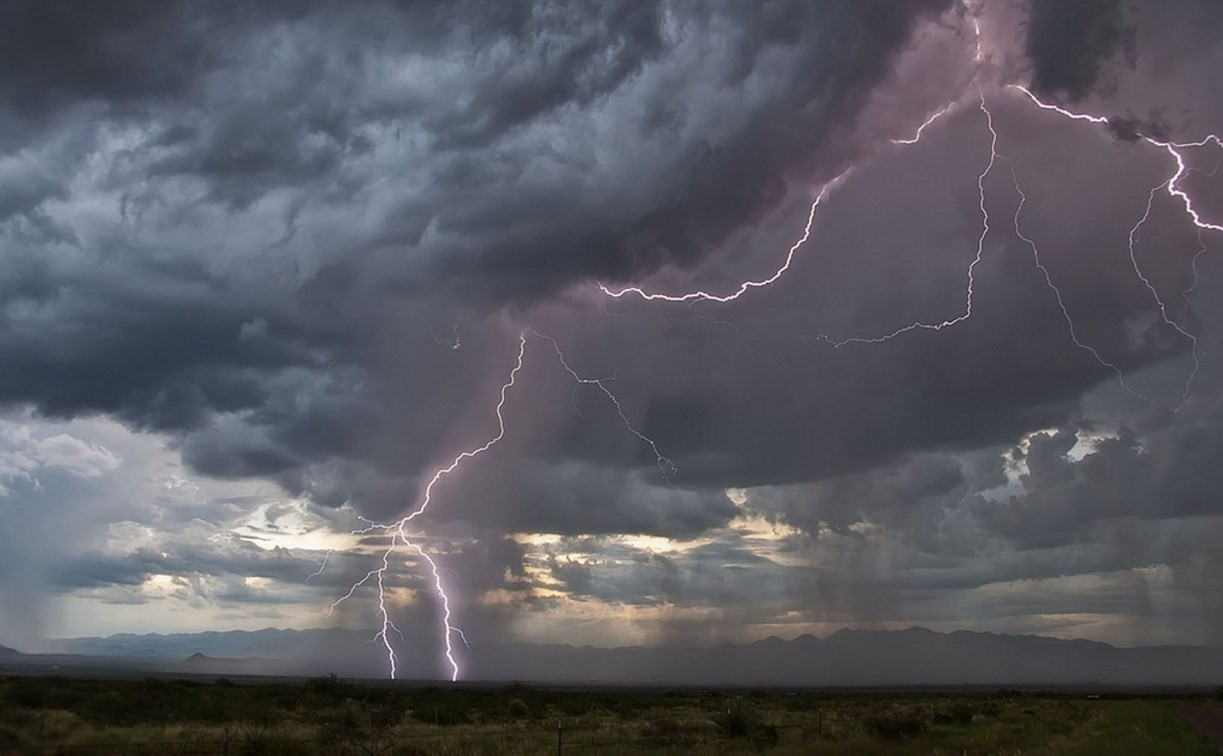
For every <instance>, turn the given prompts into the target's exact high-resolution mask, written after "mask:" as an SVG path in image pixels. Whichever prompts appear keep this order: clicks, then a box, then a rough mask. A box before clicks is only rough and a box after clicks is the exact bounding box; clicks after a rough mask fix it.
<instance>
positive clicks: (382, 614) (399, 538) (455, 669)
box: [307, 331, 676, 682]
mask: <svg viewBox="0 0 1223 756" xmlns="http://www.w3.org/2000/svg"><path fill="white" fill-rule="evenodd" d="M528 335H531V336H534V337H535V338H538V339H540V340H543V341H547V342H548V343H549V344H551V346H552V349H553V351H554V352H555V353H556V356H557V359H558V360H559V361H560V364H561V367H563V368H564V370H565V372H567V373H568V374H569V376H570V377H571V378H572V379H573V381H574V383H575V385H576V386H584V385H591V386H595V387H597V388H598V389H599V391H601V392H602V393H603V395H604V396H606V397H607V400H608V401H609V402H611V404H612V406H613V407H614V408H615V410H616V414H617V415H618V416H619V418H620V421H621V422H622V423H623V424H624V427H625V428H627V429H628V431H629V432H630V433H632V434H633V435H634V436H636V437H637V438H638V439H640V440H641V441H642V442H643V443H644V444H646V445H648V446H649V448H650V449H651V451H653V453H654V457H655V461H656V464H657V465H658V469H659V470H660V471H662V475H663V479H664V480H666V481H667V482H668V483H669V482H670V481H671V479H672V478H673V477H674V475H675V472H676V467H675V464H674V463H673V462H672V461H671V460H670V459H668V458H667V457H666V456H665V455H664V454H663V453H662V452H661V451H660V450H659V448H658V444H657V442H655V441H654V439H652V438H650V437H649V436H646V435H645V434H644V433H642V432H641V431H640V430H638V429H637V428H636V426H634V425H633V424H632V422H631V421H630V420H629V419H628V416H627V415H625V414H624V406H623V405H622V404H621V403H620V399H619V398H618V397H617V396H616V395H615V393H614V392H612V390H611V389H610V388H608V387H607V385H606V384H607V382H608V380H609V379H605V378H584V377H582V376H581V375H580V374H578V372H577V371H575V370H574V369H573V368H572V367H570V366H569V363H568V361H567V360H566V359H565V355H564V353H563V352H562V351H561V347H560V343H559V342H558V341H557V340H556V339H555V338H553V337H551V336H546V335H544V334H542V333H539V332H537V331H530V332H528V331H523V332H522V333H520V334H519V335H518V356H517V359H516V360H515V363H514V367H513V369H512V370H510V374H509V378H508V379H507V380H506V382H505V383H504V384H502V386H501V390H500V393H499V395H498V401H497V405H496V408H495V410H494V413H495V414H496V417H497V432H496V434H494V435H493V436H492V437H491V438H489V439H488V440H487V441H485V442H484V443H483V444H481V445H479V446H476V447H473V448H471V449H467V450H465V451H462V452H460V453H459V454H457V455H456V456H455V457H454V458H453V459H452V460H451V461H450V462H449V463H448V464H446V465H445V466H443V467H440V468H438V469H437V470H436V471H435V472H434V473H433V476H432V477H431V478H430V479H429V482H428V483H427V484H426V485H425V488H424V491H423V493H422V494H421V499H420V502H419V503H418V504H417V505H416V506H415V507H414V508H413V509H412V510H411V511H409V512H408V513H407V514H405V515H404V516H403V517H401V518H399V519H398V520H396V521H395V522H392V523H377V522H372V521H369V520H365V519H364V518H362V520H363V521H364V522H365V523H366V527H364V528H360V529H357V530H353V531H351V532H350V533H349V535H350V536H358V535H369V534H371V533H376V532H381V533H382V534H383V535H385V536H387V537H389V538H390V542H389V543H388V545H387V547H386V548H385V549H383V550H382V552H381V553H380V555H379V557H378V561H377V565H378V566H376V567H375V568H374V569H372V570H370V571H368V572H367V573H366V574H365V576H364V577H362V578H361V579H360V580H358V581H357V582H355V583H353V585H352V586H351V587H350V588H349V589H348V592H347V593H345V594H344V595H343V596H341V597H340V598H338V599H336V600H335V601H334V602H332V603H331V606H330V608H329V609H328V614H331V613H332V612H334V611H335V609H336V608H337V607H338V606H339V605H340V604H342V603H344V602H345V601H348V600H349V599H351V598H353V597H354V596H355V595H356V593H357V591H358V590H360V589H361V588H363V587H365V586H366V585H368V584H370V583H371V582H372V583H373V585H374V586H375V587H376V591H375V596H376V601H377V606H378V609H377V618H378V625H379V629H378V631H377V632H376V633H375V634H374V637H373V638H372V639H371V642H374V643H378V644H381V645H382V647H383V650H384V651H385V653H386V659H387V668H388V672H389V675H390V678H391V679H395V676H396V674H397V672H398V665H399V657H398V654H397V653H396V651H395V646H394V644H393V643H392V642H391V632H394V633H396V634H397V635H399V637H400V639H403V637H404V636H403V633H402V632H401V631H400V630H399V628H398V627H396V625H395V623H394V622H393V621H392V619H391V607H390V605H389V598H388V596H387V590H386V588H387V587H386V582H385V581H386V576H387V573H388V572H389V571H390V569H391V557H392V556H393V555H394V553H395V551H396V549H397V548H398V547H399V546H400V545H402V546H406V547H408V548H410V549H412V550H413V551H415V552H416V555H417V556H418V557H419V558H420V559H422V560H423V561H424V562H425V564H426V565H427V566H428V572H429V576H430V578H431V579H432V584H433V591H434V593H436V594H437V598H438V602H439V604H440V606H441V613H440V618H439V619H440V624H441V626H442V642H443V653H442V656H443V658H444V660H445V663H446V665H447V666H448V667H449V669H450V680H451V682H454V681H456V680H458V678H459V674H460V667H459V663H458V660H457V658H456V657H455V647H454V636H456V635H457V636H458V637H459V639H460V640H461V641H462V642H463V645H464V646H467V647H469V648H470V644H469V643H468V641H467V636H466V635H465V634H464V633H463V631H462V630H461V629H460V628H459V627H457V626H456V625H455V624H454V622H453V618H454V614H453V611H452V609H451V606H450V596H449V594H448V593H447V591H446V585H445V582H444V581H443V579H442V574H441V573H442V571H441V568H440V567H439V566H438V564H437V560H436V559H434V558H433V557H431V556H430V555H429V554H428V552H426V551H425V550H424V549H423V548H422V547H421V546H420V544H418V543H416V542H415V541H414V540H412V538H411V537H409V534H408V526H409V523H411V522H412V520H414V519H416V518H417V517H419V516H421V515H422V514H424V513H425V511H426V510H427V509H428V508H429V505H430V503H431V502H432V501H433V495H434V489H435V487H436V486H437V485H438V484H439V483H440V482H442V480H444V479H445V478H446V477H448V476H450V475H451V474H453V473H455V472H456V471H457V470H458V469H459V468H460V467H461V466H462V465H463V463H464V462H467V461H468V460H471V459H474V458H475V457H478V456H480V455H481V454H484V453H485V452H487V451H489V450H490V449H492V448H493V447H494V446H496V445H497V444H498V443H499V442H500V441H501V440H502V439H503V438H505V433H506V425H505V405H506V401H507V399H508V397H509V392H510V389H512V388H514V386H515V385H516V384H517V382H518V378H519V374H520V373H521V372H522V369H523V365H524V363H525V359H526V350H527V337H528ZM330 554H331V552H327V553H326V554H325V555H324V557H323V560H322V564H320V566H319V568H318V569H317V570H316V571H315V572H314V573H313V574H312V575H310V577H309V578H307V580H309V579H311V578H314V577H317V576H319V575H320V574H322V573H323V571H324V570H325V569H326V568H327V561H328V558H329V557H330Z"/></svg>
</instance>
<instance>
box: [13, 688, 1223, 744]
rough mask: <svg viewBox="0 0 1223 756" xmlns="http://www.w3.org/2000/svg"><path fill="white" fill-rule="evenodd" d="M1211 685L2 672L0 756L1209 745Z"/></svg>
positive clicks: (1213, 706) (1215, 708) (1215, 705)
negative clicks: (627, 682) (1182, 691)
mask: <svg viewBox="0 0 1223 756" xmlns="http://www.w3.org/2000/svg"><path fill="white" fill-rule="evenodd" d="M1177 707H1179V708H1186V707H1187V708H1191V709H1193V710H1195V711H1199V712H1202V711H1204V712H1206V713H1207V716H1209V715H1210V714H1211V713H1214V714H1219V713H1223V711H1220V710H1223V703H1220V702H1217V701H1211V700H1210V699H1208V698H1207V697H1205V696H1196V697H1192V696H1185V697H1180V698H1155V697H1145V696H1115V697H1110V696H1101V697H1094V696H1093V697H1085V696H1083V695H1070V694H1054V693H1021V692H1017V691H996V692H994V693H990V694H985V693H965V694H949V693H942V692H939V693H912V692H892V693H886V692H871V693H858V692H838V693H829V692H785V691H770V692H762V691H757V692H722V691H704V690H678V691H629V690H560V689H541V688H531V687H527V686H523V685H510V686H502V687H485V688H476V687H471V688H449V687H447V688H443V687H436V688H435V687H421V686H406V685H405V686H398V685H387V684H381V685H377V684H375V685H360V684H352V683H347V682H344V681H341V680H338V679H335V678H316V679H313V680H309V681H306V682H304V683H296V684H294V683H266V684H242V685H238V684H233V683H231V682H228V681H226V680H220V681H217V682H214V683H207V684H206V683H200V682H192V681H185V680H172V681H168V680H161V679H153V678H149V679H146V680H140V681H125V680H104V681H99V680H74V679H68V678H58V677H55V678H35V677H21V678H3V679H0V753H89V754H109V753H149V754H158V753H173V754H213V753H225V754H268V753H277V754H316V753H317V754H410V755H413V756H416V755H423V754H455V755H456V756H458V755H460V754H461V755H468V754H470V755H472V756H475V755H480V754H489V755H492V754H533V753H537V754H549V753H557V751H558V747H559V749H560V751H561V752H562V753H608V754H652V753H675V752H684V753H709V754H721V753H751V752H758V751H767V752H769V753H773V754H778V756H781V755H783V754H799V753H815V754H891V753H897V754H899V753H924V754H1003V753H1005V754H1014V753H1023V754H1096V753H1108V754H1161V753H1175V754H1212V753H1217V752H1218V751H1217V750H1216V749H1215V747H1214V746H1213V745H1211V744H1210V742H1209V741H1208V740H1206V739H1204V738H1203V737H1201V736H1200V735H1198V734H1197V733H1195V732H1194V731H1193V730H1192V729H1191V728H1190V726H1189V725H1188V724H1187V723H1186V722H1185V721H1184V720H1183V719H1181V718H1180V717H1179V716H1178V715H1177V714H1176V713H1175V711H1174V708H1177Z"/></svg>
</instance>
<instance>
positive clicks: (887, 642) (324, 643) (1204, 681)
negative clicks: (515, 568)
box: [56, 627, 1223, 687]
mask: <svg viewBox="0 0 1223 756" xmlns="http://www.w3.org/2000/svg"><path fill="white" fill-rule="evenodd" d="M370 637H371V634H370V633H362V632H355V631H348V630H276V629H266V630H260V631H255V632H221V633H195V634H183V635H121V636H112V637H110V638H83V639H77V640H72V641H62V642H60V643H59V644H58V647H57V649H56V650H57V651H59V652H61V653H77V654H86V655H88V656H91V657H99V656H104V657H109V658H116V657H129V658H130V657H134V656H140V657H146V658H147V659H148V660H149V663H150V664H152V665H153V666H158V665H157V664H155V663H154V662H155V660H156V659H161V660H163V661H162V663H161V664H160V666H159V668H163V669H167V670H178V671H190V672H201V673H208V674H222V675H236V674H272V675H306V676H308V675H318V674H326V673H328V672H335V673H337V674H340V675H343V676H348V677H382V676H384V675H385V674H386V658H385V656H384V655H383V654H382V653H380V651H381V649H380V647H379V646H378V645H373V644H370V642H369V641H370ZM475 640H477V639H473V641H475ZM397 646H398V654H399V659H398V662H399V670H400V675H399V676H400V677H402V678H409V679H439V678H441V677H443V672H444V670H443V668H442V667H441V665H440V664H439V663H438V662H439V659H438V655H437V651H436V648H437V645H436V642H435V640H433V639H429V638H412V637H408V638H406V639H404V641H402V642H399V643H397ZM459 656H460V657H461V659H462V661H463V678H464V679H467V680H487V681H508V680H524V681H531V682H550V683H617V684H631V685H699V686H705V685H709V686H715V685H716V686H725V685H744V686H795V687H837V686H902V685H915V686H932V685H939V686H944V685H976V686H1006V685H1025V686H1040V685H1049V686H1052V685H1085V684H1099V685H1103V686H1131V685H1159V686H1217V685H1220V684H1223V648H1213V647H1198V646H1156V647H1144V648H1117V647H1115V646H1111V645H1109V644H1107V643H1099V642H1095V641H1087V640H1061V639H1057V638H1046V637H1041V636H1035V635H999V634H994V633H979V632H967V631H957V632H953V633H937V632H933V631H931V630H926V629H924V628H919V627H914V628H910V629H908V630H899V631H857V630H842V631H840V632H838V633H836V634H834V635H832V636H829V637H828V638H823V639H821V638H817V637H815V636H811V635H804V636H801V637H799V638H796V639H794V640H791V641H785V640H780V639H778V638H768V639H765V640H761V641H757V642H755V643H750V644H746V645H724V646H717V647H712V648H675V647H668V648H659V647H625V648H592V647H590V646H583V647H580V648H579V647H574V646H563V645H532V644H525V643H501V644H488V645H480V644H478V643H475V644H473V646H472V648H471V649H460V650H459ZM219 657H222V658H219Z"/></svg>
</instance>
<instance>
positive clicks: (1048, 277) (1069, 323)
mask: <svg viewBox="0 0 1223 756" xmlns="http://www.w3.org/2000/svg"><path fill="white" fill-rule="evenodd" d="M1011 178H1012V179H1013V180H1014V182H1015V192H1016V193H1017V194H1018V195H1019V206H1018V207H1016V208H1015V236H1017V237H1019V239H1020V240H1021V241H1023V242H1024V243H1025V244H1027V245H1028V247H1030V248H1031V250H1032V262H1033V263H1034V264H1035V265H1036V269H1037V270H1039V271H1040V273H1041V275H1042V276H1044V278H1045V285H1046V286H1048V287H1049V290H1050V291H1052V292H1053V296H1054V298H1056V299H1057V306H1058V308H1059V309H1061V311H1062V317H1063V318H1065V320H1066V328H1067V330H1068V331H1069V332H1070V340H1071V341H1073V342H1074V345H1075V346H1077V347H1078V348H1079V349H1082V350H1083V351H1085V352H1087V353H1088V354H1090V355H1091V356H1092V357H1093V358H1095V360H1096V362H1098V363H1100V365H1102V366H1103V367H1106V368H1108V369H1109V370H1111V371H1113V372H1114V373H1116V374H1117V381H1118V382H1120V384H1121V387H1122V388H1123V389H1125V390H1126V391H1128V392H1129V393H1130V394H1132V395H1134V396H1135V397H1137V398H1139V399H1142V400H1143V401H1150V399H1149V398H1147V397H1146V396H1144V395H1142V394H1140V393H1138V392H1137V391H1135V390H1134V389H1133V388H1131V387H1130V385H1129V384H1128V383H1126V382H1125V373H1123V372H1122V371H1121V368H1119V367H1117V366H1116V365H1114V364H1113V363H1111V362H1109V361H1108V360H1106V359H1104V358H1103V357H1102V356H1101V355H1100V352H1099V351H1098V350H1097V349H1096V348H1095V347H1093V346H1091V345H1090V344H1085V343H1083V342H1082V341H1081V340H1079V334H1078V332H1077V329H1076V328H1075V325H1074V319H1073V318H1071V317H1070V310H1069V309H1068V308H1067V307H1066V301H1065V299H1063V298H1062V291H1061V289H1059V288H1058V287H1057V284H1055V283H1053V276H1052V274H1050V273H1049V269H1048V268H1046V267H1045V263H1044V262H1043V261H1042V260H1041V259H1040V249H1038V248H1037V246H1036V242H1035V241H1033V240H1032V239H1031V238H1029V237H1028V236H1026V235H1025V234H1024V233H1023V230H1022V229H1021V228H1020V226H1019V216H1020V215H1021V214H1022V213H1023V208H1024V205H1026V204H1027V203H1028V195H1026V194H1024V192H1023V189H1022V188H1020V186H1019V177H1018V176H1016V175H1015V170H1014V169H1011Z"/></svg>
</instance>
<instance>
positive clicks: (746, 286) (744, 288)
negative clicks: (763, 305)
mask: <svg viewBox="0 0 1223 756" xmlns="http://www.w3.org/2000/svg"><path fill="white" fill-rule="evenodd" d="M852 170H853V169H852V168H847V169H845V170H844V171H842V172H841V173H840V174H839V175H838V176H837V177H836V178H834V179H832V180H831V181H829V182H828V183H826V184H824V185H823V186H822V187H820V190H819V192H818V193H816V195H815V200H814V201H812V203H811V207H810V209H809V210H808V211H807V225H806V226H804V227H803V233H802V235H801V236H799V238H798V240H797V241H796V242H794V244H792V245H790V249H789V251H788V252H787V253H786V257H785V260H784V261H783V262H782V264H781V267H779V268H777V270H775V271H773V273H772V275H770V276H768V277H766V278H761V279H756V280H751V279H749V280H747V281H744V282H743V283H741V284H739V286H738V288H736V289H735V290H734V291H733V292H731V293H730V294H714V293H712V292H708V291H702V290H697V291H690V292H688V293H686V294H663V293H659V292H647V291H645V290H644V289H641V288H639V287H637V286H627V287H625V288H623V289H616V290H612V289H609V288H608V287H606V286H604V285H603V284H599V289H601V290H602V291H603V293H604V294H606V295H608V296H609V297H614V298H616V299H619V298H621V297H624V296H627V295H630V294H632V295H636V296H638V297H641V298H642V299H644V300H646V301H648V302H655V301H660V302H697V301H707V302H718V303H721V304H725V303H727V302H733V301H734V300H736V299H738V298H739V297H741V296H743V295H744V294H746V293H747V292H749V291H751V290H752V289H760V288H763V287H765V286H772V285H773V284H774V283H776V282H777V280H778V279H780V278H781V277H782V276H784V275H785V274H786V271H788V270H789V269H790V265H791V264H793V262H794V255H795V254H796V253H797V252H798V250H799V248H801V247H802V246H803V245H804V244H806V243H807V240H808V239H810V238H811V226H812V224H813V223H815V211H816V210H818V209H819V207H820V205H821V204H822V203H823V202H824V200H825V199H826V198H827V197H828V194H829V192H831V191H832V190H833V189H835V188H836V187H837V185H838V184H840V183H841V182H842V181H844V180H845V178H846V177H848V176H849V174H850V173H851V172H852Z"/></svg>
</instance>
